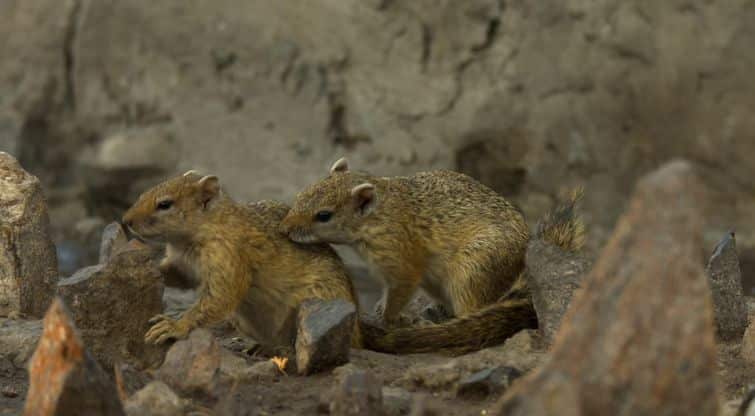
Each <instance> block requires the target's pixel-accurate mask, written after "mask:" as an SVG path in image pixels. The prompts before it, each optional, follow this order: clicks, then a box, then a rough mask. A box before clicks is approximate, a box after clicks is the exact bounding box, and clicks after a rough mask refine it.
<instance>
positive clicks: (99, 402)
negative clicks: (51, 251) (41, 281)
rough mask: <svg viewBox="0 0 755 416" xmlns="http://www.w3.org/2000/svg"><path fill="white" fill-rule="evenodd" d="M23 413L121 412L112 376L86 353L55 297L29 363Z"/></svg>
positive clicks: (66, 314)
mask: <svg viewBox="0 0 755 416" xmlns="http://www.w3.org/2000/svg"><path fill="white" fill-rule="evenodd" d="M24 414H25V415H35V416H37V415H38V416H53V415H113V416H119V415H124V412H123V407H122V405H121V401H120V398H119V397H118V392H117V390H116V386H115V384H114V383H113V381H112V379H111V378H110V377H109V376H108V375H107V374H106V373H105V372H104V371H103V370H102V368H100V366H99V365H98V364H97V362H96V361H95V360H94V359H93V358H92V357H91V356H90V355H89V353H88V352H87V350H86V348H85V347H84V344H83V343H82V340H81V337H80V336H79V334H78V331H77V330H76V327H75V325H74V323H73V320H72V319H71V317H70V314H69V313H68V310H67V309H66V307H65V306H64V304H63V302H62V301H61V300H60V299H59V298H56V299H55V301H54V302H53V303H52V305H51V306H50V309H49V311H48V312H47V314H46V315H45V319H44V331H43V333H42V338H41V339H40V341H39V345H38V346H37V350H36V351H35V352H34V356H33V357H32V359H31V362H30V363H29V391H28V394H27V397H26V407H25V409H24Z"/></svg>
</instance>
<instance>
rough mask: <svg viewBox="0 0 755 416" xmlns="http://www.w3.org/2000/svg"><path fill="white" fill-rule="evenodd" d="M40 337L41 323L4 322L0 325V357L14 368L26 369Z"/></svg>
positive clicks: (11, 320)
mask: <svg viewBox="0 0 755 416" xmlns="http://www.w3.org/2000/svg"><path fill="white" fill-rule="evenodd" d="M41 336H42V321H25V320H13V319H6V320H4V321H3V322H2V323H0V357H2V358H5V359H7V360H9V361H10V362H11V363H12V364H13V366H14V367H15V368H26V365H27V363H28V361H29V358H31V355H32V354H33V353H34V349H35V348H36V347H37V342H39V338H40V337H41Z"/></svg>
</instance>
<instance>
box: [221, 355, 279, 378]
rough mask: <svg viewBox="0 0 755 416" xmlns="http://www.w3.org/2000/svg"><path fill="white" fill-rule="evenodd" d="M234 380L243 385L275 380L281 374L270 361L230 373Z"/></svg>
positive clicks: (245, 366)
mask: <svg viewBox="0 0 755 416" xmlns="http://www.w3.org/2000/svg"><path fill="white" fill-rule="evenodd" d="M232 374H233V375H234V377H235V378H236V379H238V380H239V381H242V382H245V383H254V382H259V381H272V380H277V379H278V378H280V376H281V375H282V374H283V373H282V372H281V370H280V369H279V368H278V366H277V365H276V364H275V363H274V362H272V361H270V360H267V361H260V362H258V363H256V364H252V365H251V366H247V365H246V364H244V366H243V367H242V368H241V369H240V371H238V372H234V373H232Z"/></svg>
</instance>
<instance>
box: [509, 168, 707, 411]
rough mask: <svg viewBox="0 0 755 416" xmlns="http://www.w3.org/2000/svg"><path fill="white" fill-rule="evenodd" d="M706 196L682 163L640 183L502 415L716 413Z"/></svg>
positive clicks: (512, 392) (516, 385)
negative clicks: (547, 351) (546, 353)
mask: <svg viewBox="0 0 755 416" xmlns="http://www.w3.org/2000/svg"><path fill="white" fill-rule="evenodd" d="M703 197H704V194H703V191H702V187H701V185H700V182H699V179H698V177H697V175H695V173H694V172H693V170H692V167H691V166H690V165H689V164H688V163H686V162H672V163H669V164H667V165H665V166H664V167H663V168H661V169H660V170H658V171H657V172H655V173H653V174H652V175H649V176H647V177H645V178H643V179H642V180H641V181H640V182H639V184H638V186H637V189H636V191H635V193H634V196H633V198H632V200H631V203H630V204H629V207H628V209H627V212H626V213H625V214H624V215H623V216H622V217H621V218H620V219H619V222H618V223H617V225H616V229H615V231H614V234H613V236H612V238H611V239H610V241H609V243H608V244H607V246H606V247H605V248H604V249H603V252H602V253H601V255H600V257H599V260H598V261H597V262H596V264H595V266H594V267H593V269H592V271H591V273H590V274H589V275H588V276H587V277H586V278H585V281H584V286H583V287H584V289H583V291H581V292H580V294H579V295H578V297H577V298H576V299H575V300H574V302H572V306H571V307H570V308H569V311H568V312H567V314H566V316H565V317H564V322H563V325H562V327H561V329H560V330H559V332H558V334H557V335H556V339H555V343H554V346H553V348H552V352H551V358H550V359H549V360H548V361H547V362H546V363H545V364H544V365H543V366H542V367H541V368H540V369H538V370H537V371H535V372H533V373H531V374H530V375H528V376H526V377H525V378H524V379H522V380H521V381H519V382H517V383H515V384H514V385H513V386H512V387H511V388H510V389H509V390H508V391H507V393H506V394H505V395H504V397H503V399H502V401H501V402H500V403H499V404H498V405H497V407H496V410H495V414H501V415H507V416H508V415H511V416H516V415H533V416H539V415H556V414H558V415H578V414H591V415H592V414H594V415H598V414H601V415H602V414H627V415H628V414H632V415H688V414H695V415H714V414H716V412H717V411H718V398H717V397H718V396H717V387H716V385H717V381H716V378H717V368H716V345H715V341H714V326H713V310H712V302H711V295H710V291H709V290H708V284H707V281H706V280H707V279H706V276H705V271H704V269H703V267H702V264H701V263H700V261H699V254H700V252H701V251H702V241H701V240H702V239H701V234H702V233H701V231H702V215H701V212H700V210H699V205H700V201H701V200H702V199H703Z"/></svg>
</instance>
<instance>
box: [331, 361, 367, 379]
mask: <svg viewBox="0 0 755 416" xmlns="http://www.w3.org/2000/svg"><path fill="white" fill-rule="evenodd" d="M360 371H364V370H363V369H362V368H359V367H357V366H356V365H354V364H353V363H347V364H344V365H342V366H340V367H336V368H334V369H333V372H332V374H333V377H334V378H335V382H336V383H339V384H340V383H341V382H343V380H344V379H345V378H346V377H347V376H349V375H351V374H354V373H358V372H360Z"/></svg>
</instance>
